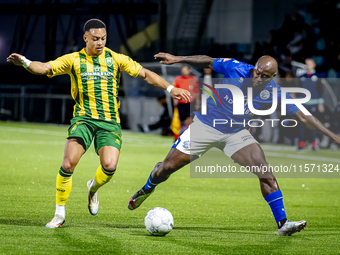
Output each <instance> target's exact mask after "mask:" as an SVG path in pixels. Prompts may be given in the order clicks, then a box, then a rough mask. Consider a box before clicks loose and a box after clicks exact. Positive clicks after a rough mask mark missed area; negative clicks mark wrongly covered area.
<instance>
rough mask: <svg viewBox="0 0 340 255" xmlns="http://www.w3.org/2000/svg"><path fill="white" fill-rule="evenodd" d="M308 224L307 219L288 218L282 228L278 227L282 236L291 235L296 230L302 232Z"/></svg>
mask: <svg viewBox="0 0 340 255" xmlns="http://www.w3.org/2000/svg"><path fill="white" fill-rule="evenodd" d="M306 226H307V221H305V220H301V221H290V220H287V221H286V222H285V224H283V226H282V227H281V228H279V229H278V232H279V235H280V236H291V235H292V234H294V233H296V232H300V231H301V230H303V229H304V228H305V227H306Z"/></svg>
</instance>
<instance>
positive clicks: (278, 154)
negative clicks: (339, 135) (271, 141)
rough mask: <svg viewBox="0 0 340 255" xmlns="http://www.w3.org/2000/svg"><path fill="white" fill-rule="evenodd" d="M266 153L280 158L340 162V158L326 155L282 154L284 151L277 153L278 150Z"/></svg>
mask: <svg viewBox="0 0 340 255" xmlns="http://www.w3.org/2000/svg"><path fill="white" fill-rule="evenodd" d="M265 155H266V156H273V157H279V158H294V159H307V160H314V161H315V160H316V161H324V162H332V163H340V159H336V158H324V157H316V156H304V155H296V154H282V153H276V152H265Z"/></svg>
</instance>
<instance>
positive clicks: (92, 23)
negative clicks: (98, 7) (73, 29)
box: [84, 19, 106, 33]
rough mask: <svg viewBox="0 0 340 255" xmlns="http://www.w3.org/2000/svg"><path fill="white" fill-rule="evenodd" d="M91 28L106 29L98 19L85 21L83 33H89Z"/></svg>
mask: <svg viewBox="0 0 340 255" xmlns="http://www.w3.org/2000/svg"><path fill="white" fill-rule="evenodd" d="M92 28H105V29H106V25H105V23H104V22H103V21H101V20H100V19H90V20H88V21H86V23H85V25H84V33H85V32H86V31H90V29H92Z"/></svg>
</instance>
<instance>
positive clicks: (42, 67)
mask: <svg viewBox="0 0 340 255" xmlns="http://www.w3.org/2000/svg"><path fill="white" fill-rule="evenodd" d="M7 62H8V63H11V64H14V65H16V66H23V67H25V68H26V69H27V71H29V72H30V73H32V74H37V75H47V74H52V67H51V65H50V64H49V63H42V62H37V61H30V60H28V59H26V58H25V57H24V56H22V55H20V54H17V53H12V54H11V55H9V57H8V58H7Z"/></svg>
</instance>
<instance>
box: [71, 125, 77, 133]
mask: <svg viewBox="0 0 340 255" xmlns="http://www.w3.org/2000/svg"><path fill="white" fill-rule="evenodd" d="M76 129H77V125H74V126H73V127H72V129H71V134H73V133H74V131H76Z"/></svg>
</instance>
